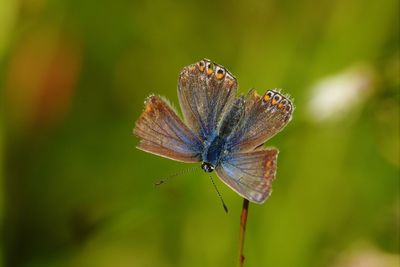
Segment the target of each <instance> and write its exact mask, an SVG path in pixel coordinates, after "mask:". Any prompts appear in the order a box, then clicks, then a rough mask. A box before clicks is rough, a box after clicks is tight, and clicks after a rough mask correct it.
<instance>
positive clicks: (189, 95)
mask: <svg viewBox="0 0 400 267" xmlns="http://www.w3.org/2000/svg"><path fill="white" fill-rule="evenodd" d="M236 91H237V81H236V79H235V78H234V77H233V75H232V74H231V73H229V71H227V70H226V69H225V68H224V67H222V66H220V65H218V64H216V63H214V62H211V61H210V60H207V59H204V60H201V61H200V62H197V63H195V64H192V65H189V66H187V67H185V68H184V69H183V70H182V72H181V74H180V77H179V83H178V96H179V103H180V106H181V109H182V113H183V117H184V121H182V120H181V119H180V118H179V117H178V115H177V114H176V112H175V111H174V110H173V109H172V108H171V107H170V106H169V105H168V103H167V102H166V101H165V100H164V99H162V98H161V97H158V96H150V97H149V98H148V99H147V101H146V103H145V110H144V111H143V113H142V115H141V116H140V118H139V119H138V121H137V122H136V126H135V129H134V133H135V135H137V136H138V137H139V138H140V143H139V145H138V148H139V149H141V150H144V151H147V152H149V153H153V154H156V155H159V156H163V157H166V158H170V159H173V160H177V161H182V162H201V163H202V164H201V168H202V169H203V170H204V171H206V172H212V171H214V170H215V171H216V172H217V175H218V176H219V177H220V178H221V180H222V181H223V182H224V183H225V184H227V185H228V186H229V187H230V188H232V189H233V190H234V191H235V192H237V193H238V194H239V195H241V196H242V197H244V198H247V199H248V200H250V201H252V202H255V203H263V202H264V201H265V200H266V199H267V197H268V196H269V195H270V193H271V183H272V180H273V179H274V178H275V172H276V160H277V155H278V151H277V149H275V148H267V149H263V148H262V145H263V144H264V142H265V141H267V140H268V139H269V138H271V137H272V136H273V135H275V134H276V133H278V132H279V131H280V130H282V129H283V127H284V126H286V124H287V123H288V122H289V121H290V119H291V115H292V111H293V106H292V103H291V101H290V99H289V98H288V97H286V96H284V95H282V94H281V93H280V92H278V91H276V90H268V91H267V92H266V93H265V94H264V95H263V96H260V95H258V94H257V93H256V92H255V91H254V90H250V91H249V93H248V94H247V95H246V96H238V97H237V96H236Z"/></svg>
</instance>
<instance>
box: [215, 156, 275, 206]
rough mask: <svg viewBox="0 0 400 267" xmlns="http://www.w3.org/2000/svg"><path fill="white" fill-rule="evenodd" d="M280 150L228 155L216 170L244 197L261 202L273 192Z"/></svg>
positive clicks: (224, 180)
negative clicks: (272, 184) (272, 185)
mask: <svg viewBox="0 0 400 267" xmlns="http://www.w3.org/2000/svg"><path fill="white" fill-rule="evenodd" d="M277 156H278V150H276V149H274V148H271V149H264V150H258V151H253V152H245V153H234V154H232V155H228V156H226V157H225V158H224V159H223V160H222V162H221V164H220V165H219V166H217V168H216V171H217V174H218V176H219V177H220V178H221V179H222V181H223V182H224V183H225V184H227V185H228V186H229V187H230V188H232V189H233V190H234V191H235V192H236V193H238V194H239V195H241V196H242V197H244V198H246V199H248V200H250V201H252V202H254V203H258V204H261V203H263V202H264V201H265V200H266V199H267V198H268V196H269V195H270V193H271V183H272V180H273V179H274V178H275V172H276V162H277Z"/></svg>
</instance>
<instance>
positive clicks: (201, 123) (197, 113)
mask: <svg viewBox="0 0 400 267" xmlns="http://www.w3.org/2000/svg"><path fill="white" fill-rule="evenodd" d="M236 90H237V81H236V79H235V78H234V77H233V75H232V74H230V73H229V72H228V71H227V70H226V69H225V68H224V67H222V66H220V65H218V64H215V63H213V62H211V61H210V60H207V59H204V60H201V61H200V62H198V63H195V64H192V65H189V66H187V67H185V68H184V69H183V70H182V72H181V74H180V76H179V83H178V96H179V103H180V106H181V109H182V113H183V116H184V120H185V122H186V124H187V125H188V126H189V128H190V129H192V131H193V132H195V133H196V134H197V135H198V136H199V138H200V139H201V140H203V141H204V140H206V139H207V137H209V136H210V135H213V134H214V133H215V131H216V128H217V126H218V125H217V124H218V121H219V120H220V118H221V116H222V115H223V113H224V112H225V111H226V110H227V109H228V107H229V106H230V105H231V103H232V102H233V100H234V98H235V95H236Z"/></svg>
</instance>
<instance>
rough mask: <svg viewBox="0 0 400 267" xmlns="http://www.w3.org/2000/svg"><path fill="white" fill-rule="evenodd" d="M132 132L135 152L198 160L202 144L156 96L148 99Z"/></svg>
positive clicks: (181, 159)
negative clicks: (136, 142)
mask: <svg viewBox="0 0 400 267" xmlns="http://www.w3.org/2000/svg"><path fill="white" fill-rule="evenodd" d="M133 133H134V134H135V135H136V136H137V137H139V138H140V143H139V145H138V146H137V148H138V149H141V150H143V151H146V152H149V153H152V154H156V155H159V156H162V157H166V158H170V159H173V160H177V161H183V162H198V161H200V160H201V157H200V156H201V151H202V144H201V142H200V140H199V139H198V137H197V136H196V135H194V134H193V132H192V131H191V130H190V129H189V128H188V127H187V126H186V125H185V124H184V123H183V122H182V120H181V119H180V118H179V117H178V116H177V114H176V112H175V111H174V110H173V109H172V108H171V107H170V106H169V105H168V104H167V103H166V102H165V101H164V100H163V99H162V98H160V97H159V96H150V97H149V98H148V99H147V100H146V102H145V109H144V111H143V113H142V115H141V116H140V117H139V119H138V120H137V122H136V125H135V128H134V130H133Z"/></svg>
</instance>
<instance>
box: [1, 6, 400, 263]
mask: <svg viewBox="0 0 400 267" xmlns="http://www.w3.org/2000/svg"><path fill="white" fill-rule="evenodd" d="M399 55H400V54H399V2H398V1H396V0H383V1H364V0H350V1H348V0H338V1H317V0H306V1H278V0H276V1H254V0H250V1H232V2H231V1H209V2H204V1H201V2H200V1H199V2H196V1H170V2H167V1H161V0H154V1H144V0H143V1H134V0H132V1H126V0H114V1H78V0H59V1H52V0H20V1H17V0H1V1H0V87H1V88H2V90H1V95H2V105H1V113H0V121H1V124H0V147H1V155H0V171H1V175H0V179H1V183H0V196H1V201H0V223H1V229H2V230H1V238H0V258H1V260H2V264H3V266H94V267H97V266H99V267H103V266H107V267H108V266H134V267H136V266H149V267H152V266H156V267H158V266H160V267H163V266H165V267H169V266H182V267H183V266H195V267H196V266H236V264H237V259H238V257H237V249H238V236H239V215H240V211H241V203H242V200H241V199H240V197H239V196H238V195H236V194H235V193H234V192H233V191H231V190H230V189H229V188H227V187H226V186H225V185H223V184H222V183H221V182H220V181H219V180H218V179H217V178H216V179H215V180H216V183H217V185H218V186H219V188H220V191H221V193H222V195H223V197H224V198H225V202H227V204H228V207H229V208H230V212H229V213H228V214H225V213H224V211H223V209H222V207H221V205H220V203H219V200H218V197H217V195H216V193H215V191H214V189H213V187H212V184H211V182H210V180H209V178H208V177H207V176H206V175H205V174H204V173H202V172H201V170H200V168H199V171H195V172H193V173H191V174H187V175H183V176H182V177H179V178H175V179H173V180H171V181H170V182H168V183H167V184H165V185H163V186H162V187H158V188H154V187H153V182H154V181H155V180H157V179H159V178H162V177H164V176H166V175H169V174H172V173H175V172H177V171H179V170H182V169H184V168H187V167H188V166H189V165H185V164H183V163H177V162H173V161H170V160H167V159H163V158H160V157H156V156H153V155H150V154H147V153H144V152H141V151H138V150H137V149H135V145H136V144H137V142H138V140H137V139H136V138H135V137H134V136H132V128H133V126H134V122H135V120H136V119H137V118H138V116H139V115H140V113H141V111H142V108H143V101H144V99H145V97H146V96H147V95H149V94H151V93H157V94H161V95H164V96H166V97H167V98H168V99H170V100H171V101H172V102H173V103H175V105H176V106H178V100H177V95H176V87H177V78H178V74H179V72H180V70H181V68H182V67H184V66H185V65H189V64H191V63H194V62H196V61H198V60H200V59H201V58H204V57H206V58H210V59H212V60H215V61H216V62H218V63H220V64H222V65H224V66H226V67H227V68H228V69H229V70H230V71H231V72H232V73H233V74H234V75H235V76H236V77H237V78H238V80H239V84H240V86H239V91H240V92H241V93H245V92H247V90H248V89H249V88H251V87H254V88H257V89H258V91H259V92H260V93H263V92H264V91H265V90H267V89H268V88H275V87H279V88H284V91H285V92H287V93H289V94H291V95H292V96H293V97H294V102H295V105H296V107H297V108H296V110H295V112H294V118H293V120H292V122H291V123H290V124H289V125H288V127H287V128H285V129H284V131H283V132H281V133H280V134H279V135H277V136H276V137H274V138H273V139H271V140H270V141H269V142H268V144H269V145H273V146H276V147H278V148H279V149H280V151H281V153H280V156H279V163H278V175H277V179H276V180H275V182H274V185H273V187H274V193H273V194H272V196H271V198H270V199H269V200H268V201H267V202H266V203H265V204H264V205H261V206H259V205H254V204H252V205H251V206H250V213H249V219H248V231H247V236H246V244H245V255H246V266H249V267H250V266H259V267H260V266H267V267H268V266H274V267H293V266H294V267H296V266H301V267H303V266H304V267H313V266H328V267H339V266H341V267H350V266H351V267H381V266H382V267H386V266H399V265H398V264H399V217H400V211H399V201H400V199H399V84H400V82H399V66H400V60H399ZM178 109H179V108H178Z"/></svg>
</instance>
